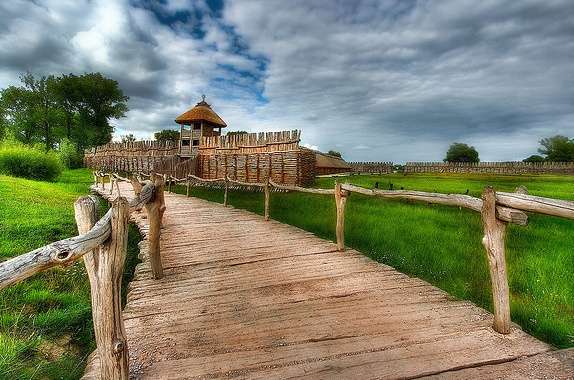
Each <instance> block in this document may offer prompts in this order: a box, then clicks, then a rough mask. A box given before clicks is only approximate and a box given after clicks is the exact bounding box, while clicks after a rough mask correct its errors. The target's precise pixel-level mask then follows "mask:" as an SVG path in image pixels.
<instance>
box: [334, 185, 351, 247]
mask: <svg viewBox="0 0 574 380" xmlns="http://www.w3.org/2000/svg"><path fill="white" fill-rule="evenodd" d="M347 195H348V192H347V191H346V190H343V189H342V187H341V184H340V183H339V182H337V183H336V184H335V205H336V206H337V226H336V230H335V233H336V235H337V248H338V249H339V251H344V250H345V205H346V203H347Z"/></svg>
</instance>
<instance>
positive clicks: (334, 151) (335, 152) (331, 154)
mask: <svg viewBox="0 0 574 380" xmlns="http://www.w3.org/2000/svg"><path fill="white" fill-rule="evenodd" d="M327 154H328V155H329V156H334V157H339V158H343V156H342V155H341V152H337V151H336V150H330V151H328V152H327Z"/></svg>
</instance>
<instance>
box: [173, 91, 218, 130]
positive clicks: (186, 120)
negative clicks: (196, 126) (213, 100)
mask: <svg viewBox="0 0 574 380" xmlns="http://www.w3.org/2000/svg"><path fill="white" fill-rule="evenodd" d="M195 121H205V122H207V123H208V124H211V125H213V126H216V127H222V128H224V127H227V124H225V122H224V121H223V119H221V118H220V117H219V115H218V114H216V113H215V112H214V111H213V110H212V109H211V106H210V105H209V104H207V102H206V101H205V96H204V97H203V100H202V101H201V102H199V103H197V104H196V105H195V107H193V108H192V109H190V110H189V111H187V112H185V113H182V114H181V115H179V116H178V117H177V118H176V119H175V122H176V123H178V124H192V123H193V122H195Z"/></svg>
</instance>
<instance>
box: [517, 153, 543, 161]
mask: <svg viewBox="0 0 574 380" xmlns="http://www.w3.org/2000/svg"><path fill="white" fill-rule="evenodd" d="M522 162H544V157H542V156H539V155H538V154H533V155H532V156H529V157H527V158H525V159H524V160H522Z"/></svg>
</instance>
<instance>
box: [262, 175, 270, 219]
mask: <svg viewBox="0 0 574 380" xmlns="http://www.w3.org/2000/svg"><path fill="white" fill-rule="evenodd" d="M263 191H264V193H265V220H266V221H268V220H269V198H270V196H271V193H270V191H269V178H268V179H267V182H265V186H264V187H263Z"/></svg>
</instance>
